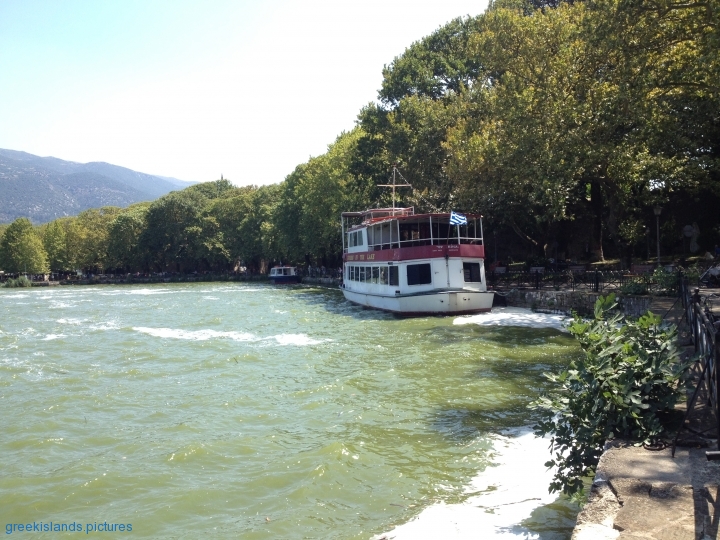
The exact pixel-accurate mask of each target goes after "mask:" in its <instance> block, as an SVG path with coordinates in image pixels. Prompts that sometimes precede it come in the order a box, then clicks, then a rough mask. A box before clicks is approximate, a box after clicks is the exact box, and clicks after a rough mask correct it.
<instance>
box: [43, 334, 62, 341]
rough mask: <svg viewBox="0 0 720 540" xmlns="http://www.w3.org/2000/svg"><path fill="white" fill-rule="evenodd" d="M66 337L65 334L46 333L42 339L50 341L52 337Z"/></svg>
mask: <svg viewBox="0 0 720 540" xmlns="http://www.w3.org/2000/svg"><path fill="white" fill-rule="evenodd" d="M64 337H66V336H65V334H48V335H47V336H45V337H44V338H42V340H43V341H52V340H54V339H62V338H64Z"/></svg>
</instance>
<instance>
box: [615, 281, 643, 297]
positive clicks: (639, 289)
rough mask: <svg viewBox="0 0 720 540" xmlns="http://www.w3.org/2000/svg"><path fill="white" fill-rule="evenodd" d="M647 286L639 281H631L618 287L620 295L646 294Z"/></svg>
mask: <svg viewBox="0 0 720 540" xmlns="http://www.w3.org/2000/svg"><path fill="white" fill-rule="evenodd" d="M647 293H648V290H647V285H646V284H645V283H643V282H642V281H641V280H632V281H628V282H627V283H623V284H622V285H621V286H620V294H647Z"/></svg>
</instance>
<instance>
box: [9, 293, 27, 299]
mask: <svg viewBox="0 0 720 540" xmlns="http://www.w3.org/2000/svg"><path fill="white" fill-rule="evenodd" d="M28 296H29V295H28V294H23V293H14V294H8V295H6V298H27V297H28Z"/></svg>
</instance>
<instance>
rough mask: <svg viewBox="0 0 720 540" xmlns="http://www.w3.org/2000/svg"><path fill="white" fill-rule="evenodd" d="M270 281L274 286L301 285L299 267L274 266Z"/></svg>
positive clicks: (271, 270)
mask: <svg viewBox="0 0 720 540" xmlns="http://www.w3.org/2000/svg"><path fill="white" fill-rule="evenodd" d="M270 281H271V282H272V283H273V284H274V285H284V284H285V283H300V274H299V273H298V269H297V266H274V267H273V268H271V269H270Z"/></svg>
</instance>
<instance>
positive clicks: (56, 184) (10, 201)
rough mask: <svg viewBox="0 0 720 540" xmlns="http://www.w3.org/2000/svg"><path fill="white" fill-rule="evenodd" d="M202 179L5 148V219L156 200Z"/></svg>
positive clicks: (1, 153)
mask: <svg viewBox="0 0 720 540" xmlns="http://www.w3.org/2000/svg"><path fill="white" fill-rule="evenodd" d="M195 183H196V182H185V181H183V180H178V179H177V178H169V177H166V176H154V175H151V174H145V173H141V172H136V171H133V170H130V169H126V168H125V167H118V166H117V165H110V164H109V163H102V162H92V163H75V162H73V161H64V160H62V159H58V158H54V157H39V156H34V155H32V154H28V153H27V152H18V151H16V150H3V149H0V223H9V222H11V221H13V220H14V219H16V218H18V217H28V218H30V219H31V220H32V221H33V222H34V223H45V222H47V221H52V220H53V219H56V218H59V217H63V216H74V215H77V214H78V213H80V212H82V211H83V210H87V209H88V208H99V207H101V206H120V207H125V206H129V205H131V204H133V203H136V202H140V201H151V200H154V199H157V198H158V197H161V196H162V195H165V194H166V193H169V192H171V191H175V190H178V189H183V188H186V187H188V186H190V185H192V184H195Z"/></svg>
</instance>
